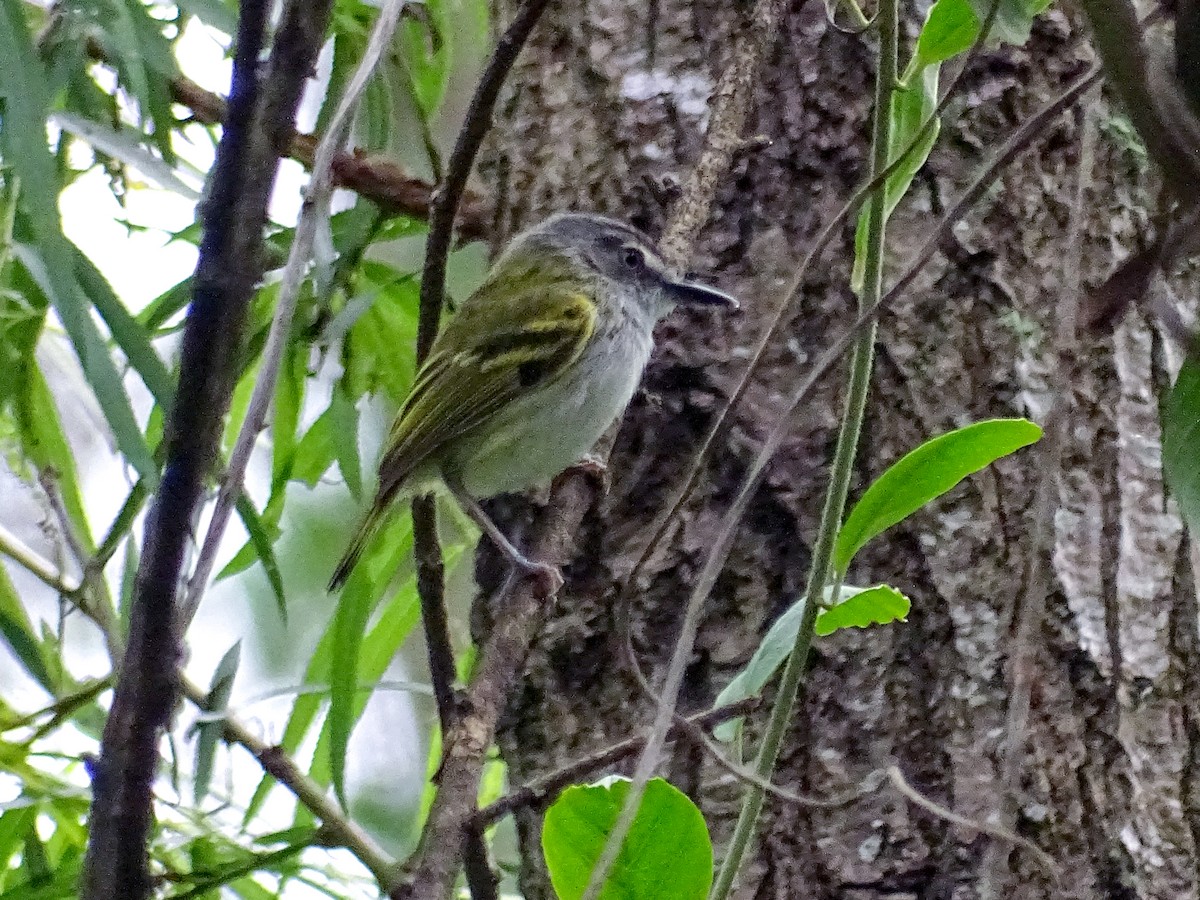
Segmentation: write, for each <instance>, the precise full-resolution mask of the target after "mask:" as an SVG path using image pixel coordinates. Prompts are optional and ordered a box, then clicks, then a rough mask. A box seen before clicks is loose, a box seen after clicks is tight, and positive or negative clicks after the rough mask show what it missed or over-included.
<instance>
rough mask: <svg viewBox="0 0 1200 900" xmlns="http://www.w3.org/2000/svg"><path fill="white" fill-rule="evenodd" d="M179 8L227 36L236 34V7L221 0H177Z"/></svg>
mask: <svg viewBox="0 0 1200 900" xmlns="http://www.w3.org/2000/svg"><path fill="white" fill-rule="evenodd" d="M178 5H179V8H180V9H181V10H183V11H184V12H185V13H187V14H188V15H189V16H195V17H196V18H197V19H199V20H200V21H201V22H203V23H204V24H205V25H209V26H211V27H213V28H215V29H217V31H220V32H223V33H224V34H226V35H227V36H229V37H233V35H235V34H237V7H236V6H234V5H233V4H231V3H225V2H223V0H179V4H178Z"/></svg>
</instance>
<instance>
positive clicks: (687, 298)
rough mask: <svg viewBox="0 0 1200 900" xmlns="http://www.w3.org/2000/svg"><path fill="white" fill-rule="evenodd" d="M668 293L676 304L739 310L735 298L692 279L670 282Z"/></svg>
mask: <svg viewBox="0 0 1200 900" xmlns="http://www.w3.org/2000/svg"><path fill="white" fill-rule="evenodd" d="M667 292H668V294H669V295H670V297H671V299H672V300H674V301H675V302H676V303H689V304H692V305H694V306H723V307H725V308H726V309H737V308H738V302H737V299H736V298H735V297H732V296H731V295H729V294H727V293H725V292H724V291H719V290H717V289H716V288H715V287H710V286H709V285H707V284H701V283H700V282H699V281H693V280H692V279H690V278H678V279H672V280H670V281H668V282H667Z"/></svg>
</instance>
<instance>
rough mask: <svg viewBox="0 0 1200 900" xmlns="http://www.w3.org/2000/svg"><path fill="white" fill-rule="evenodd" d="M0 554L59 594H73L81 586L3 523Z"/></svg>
mask: <svg viewBox="0 0 1200 900" xmlns="http://www.w3.org/2000/svg"><path fill="white" fill-rule="evenodd" d="M0 556H7V557H8V558H9V559H11V560H12V561H13V562H15V563H16V564H17V565H19V566H20V567H21V568H23V569H24V570H25V571H26V572H28V573H29V574H30V575H32V576H33V577H34V578H36V579H37V580H38V581H40V582H41V583H42V584H44V585H46V587H48V588H51V589H53V590H55V591H58V593H60V594H68V595H69V594H74V593H75V592H76V591H78V590H79V588H80V587H81V586H82V583H75V582H73V581H68V580H67V579H66V576H64V575H63V574H62V573H60V572H59V571H58V567H57V566H56V565H54V563H52V562H50V560H48V559H46V558H45V557H44V556H42V555H41V554H40V553H38V552H37V551H36V550H34V549H33V548H32V547H30V546H29V545H28V544H26V543H25V542H24V541H22V540H21V539H20V538H19V537H17V536H16V535H15V534H13V533H12V532H11V531H9V530H8V529H7V528H5V527H4V526H3V525H0Z"/></svg>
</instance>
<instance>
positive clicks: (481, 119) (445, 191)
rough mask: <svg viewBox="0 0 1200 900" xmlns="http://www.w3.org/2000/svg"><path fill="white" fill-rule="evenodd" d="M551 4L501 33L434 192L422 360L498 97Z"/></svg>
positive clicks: (531, 2)
mask: <svg viewBox="0 0 1200 900" xmlns="http://www.w3.org/2000/svg"><path fill="white" fill-rule="evenodd" d="M548 3H549V0H526V2H525V3H523V4H522V5H521V8H520V9H519V10H517V15H516V17H515V18H514V19H513V21H512V24H511V25H509V26H508V29H507V30H506V31H505V32H504V34H503V35H501V37H500V40H499V41H498V42H497V44H496V49H495V50H494V51H493V52H492V57H491V59H489V60H488V64H487V67H486V68H485V69H484V70H483V74H482V75H481V76H480V77H479V85H478V86H477V87H476V88H475V95H474V96H473V97H472V98H471V104H470V106H468V107H467V115H466V118H465V119H464V120H463V126H462V129H461V130H460V131H459V133H458V139H457V140H456V141H455V142H454V150H453V151H451V153H450V159H449V161H448V162H447V163H446V181H445V183H443V184H442V185H441V186H440V187H438V189H437V191H436V192H435V194H434V198H433V206H432V208H431V209H430V211H429V239H428V240H427V241H426V243H425V267H424V269H423V270H422V272H421V315H420V321H419V323H418V325H417V360H418V361H419V362H424V360H425V357H426V356H428V355H429V349H430V348H431V347H432V346H433V341H434V338H436V337H437V332H438V323H439V322H440V321H441V316H442V303H443V300H444V294H445V291H446V259H447V258H448V257H449V255H450V242H451V240H452V239H453V236H454V219H455V216H456V215H457V214H458V204H459V201H460V200H461V199H462V195H463V191H465V190H466V187H467V179H468V178H469V177H470V176H471V169H472V168H474V166H475V157H476V155H477V154H478V153H479V148H480V146H482V144H483V138H484V136H485V135H486V134H487V132H488V129H489V128H491V126H492V111H493V110H494V109H495V107H496V98H497V97H498V96H499V95H500V88H501V87H502V86H503V85H504V80H505V79H506V78H507V77H508V73H509V70H510V69H512V67H513V63H515V62H516V61H517V55H518V54H519V53H520V52H521V48H522V47H524V46H525V42H526V41H527V40H529V34H530V32H532V31H533V26H534V25H536V24H537V20H538V19H539V18H540V17H541V15H542V11H543V10H544V9H545V8H546V6H547V4H548Z"/></svg>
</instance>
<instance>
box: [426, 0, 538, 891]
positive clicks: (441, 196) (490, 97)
mask: <svg viewBox="0 0 1200 900" xmlns="http://www.w3.org/2000/svg"><path fill="white" fill-rule="evenodd" d="M548 2H549V0H526V2H525V3H524V4H523V5H522V7H521V8H520V10H518V12H517V15H516V18H515V19H514V20H513V22H512V24H511V25H510V26H509V27H508V29H507V30H506V31H505V32H504V34H503V36H502V37H501V38H500V40H499V42H498V43H497V45H496V49H495V50H494V51H493V53H492V56H491V59H490V60H489V61H488V64H487V66H486V67H485V69H484V71H483V74H482V75H481V76H480V79H479V84H478V85H477V86H476V88H475V94H474V96H473V97H472V98H471V103H470V105H469V106H468V107H467V113H466V117H465V119H464V120H463V125H462V128H461V129H460V130H459V133H458V138H457V140H456V141H455V143H454V150H453V151H452V152H451V154H450V159H449V161H448V163H447V166H446V177H445V180H444V181H443V182H442V184H441V185H440V186H439V187H438V189H437V191H436V192H435V193H434V197H433V203H432V207H431V209H430V214H429V236H428V238H427V240H426V243H425V265H424V269H423V271H422V274H421V297H420V309H419V315H418V322H417V364H418V366H419V365H420V364H422V363H423V362H425V360H426V359H427V358H428V357H429V352H430V350H431V349H432V348H433V342H434V340H435V339H436V338H437V333H438V326H439V323H440V321H441V314H442V306H443V304H444V302H445V292H446V262H447V259H448V257H449V255H450V245H451V241H452V240H453V236H454V221H455V218H456V216H457V213H458V208H459V204H460V202H461V200H462V197H463V193H464V191H465V190H466V187H467V179H468V178H469V177H470V175H471V170H472V169H473V168H474V166H475V157H476V156H477V155H478V153H479V148H480V146H481V145H482V144H483V138H484V136H485V135H486V134H487V131H488V129H489V128H490V127H491V124H492V112H493V110H494V109H495V105H496V98H497V97H498V96H499V94H500V88H501V87H502V86H503V85H504V80H505V78H507V77H508V73H509V71H510V70H511V69H512V66H513V63H515V62H516V59H517V55H518V54H519V53H520V52H521V48H522V47H523V46H524V45H525V42H526V41H527V40H528V38H529V35H530V33H531V32H532V31H533V26H534V25H535V24H536V23H537V20H538V18H539V17H540V16H541V14H542V11H543V10H544V9H545V8H546V6H547V4H548ZM412 516H413V548H414V553H415V555H416V568H417V594H418V596H419V598H420V601H421V621H422V623H423V626H424V629H425V645H426V649H427V652H428V656H429V676H430V682H431V683H432V685H433V693H434V698H435V699H436V702H437V707H438V718H439V721H440V722H441V727H442V735H443V740H444V741H445V742H446V747H447V749H449V746H450V743H451V742H452V740H453V734H454V731H455V729H456V728H457V727H458V725H459V716H458V712H457V709H456V703H455V695H454V647H453V645H452V643H451V641H450V630H449V627H448V622H447V617H446V598H445V594H446V588H445V571H444V567H443V564H442V552H441V547H440V546H439V544H438V535H437V506H436V505H435V502H434V500H433V498H432V497H418V498H417V499H416V500H414V501H413V505H412ZM477 783H478V773H476V784H477ZM439 788H440V789H439V797H440V796H441V794H442V793H443V792H444V791H446V790H447V783H446V781H445V780H444V779H443V780H441V781H440V783H439ZM465 825H466V818H465V817H463V819H462V821H460V822H459V825H458V827H457V828H456V829H455V830H454V832H453V833H451V834H450V835H447V836H444V837H443V839H442V842H443V845H444V846H446V847H449V848H453V849H456V850H458V851H459V852H458V853H452V854H450V855H451V856H452V857H453V865H454V867H455V868H457V866H458V865H459V862H460V861H461V862H464V863H465V865H466V875H467V883H468V886H469V888H470V891H471V896H472V897H473V898H475V900H493V898H495V897H496V895H497V880H496V877H495V875H494V874H493V873H492V870H491V866H490V864H489V862H488V852H487V844H486V842H485V841H484V839H483V832H482V831H481V830H480V829H477V828H474V827H471V828H465V827H464V826H465ZM440 872H441V870H440V869H439V873H440ZM453 874H454V873H453V872H451V873H450V876H449V877H450V878H451V879H452V878H453ZM439 884H440V882H439ZM431 889H433V888H432V887H431ZM447 889H448V888H447Z"/></svg>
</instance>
